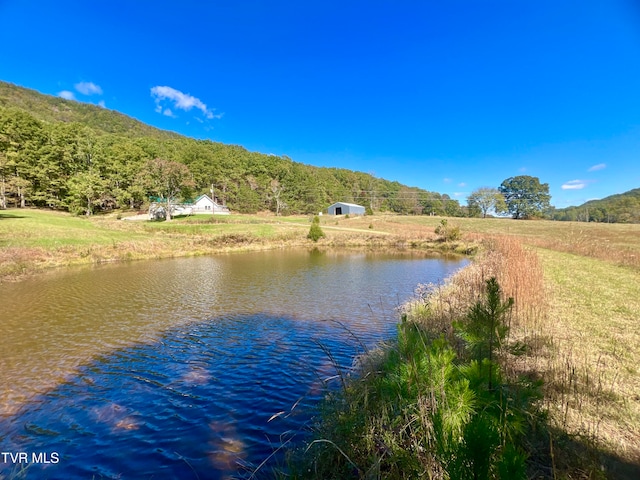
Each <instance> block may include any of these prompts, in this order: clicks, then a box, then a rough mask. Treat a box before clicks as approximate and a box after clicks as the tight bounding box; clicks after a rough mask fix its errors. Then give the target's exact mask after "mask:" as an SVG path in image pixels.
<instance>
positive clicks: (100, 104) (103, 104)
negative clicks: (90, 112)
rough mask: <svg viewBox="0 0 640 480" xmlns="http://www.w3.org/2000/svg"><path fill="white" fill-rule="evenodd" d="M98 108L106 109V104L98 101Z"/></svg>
mask: <svg viewBox="0 0 640 480" xmlns="http://www.w3.org/2000/svg"><path fill="white" fill-rule="evenodd" d="M98 106H100V107H102V108H107V104H106V103H104V100H100V101H99V102H98Z"/></svg>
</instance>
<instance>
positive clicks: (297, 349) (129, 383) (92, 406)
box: [0, 250, 467, 479]
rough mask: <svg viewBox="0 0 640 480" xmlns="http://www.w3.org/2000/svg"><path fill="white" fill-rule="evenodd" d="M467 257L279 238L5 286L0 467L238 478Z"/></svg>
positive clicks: (52, 474)
mask: <svg viewBox="0 0 640 480" xmlns="http://www.w3.org/2000/svg"><path fill="white" fill-rule="evenodd" d="M466 262H467V261H466V260H463V259H459V258H456V259H447V258H443V257H438V258H430V257H428V256H425V255H424V254H418V253H414V254H380V253H363V252H351V253H337V252H320V251H311V252H309V251H306V250H305V251H303V250H282V251H270V252H254V253H243V254H230V255H219V256H211V257H198V258H181V259H171V260H158V261H149V262H133V263H129V264H120V265H108V266H104V267H98V268H91V269H78V270H67V271H64V272H56V273H52V274H48V275H44V276H41V277H39V278H32V279H29V280H27V281H23V282H20V283H15V284H7V285H3V286H2V290H0V292H1V295H2V298H1V309H2V310H1V316H2V319H1V325H2V336H1V337H0V450H1V452H0V478H3V475H4V476H9V477H11V476H16V477H18V478H61V479H62V478H64V479H75V478H78V479H80V478H82V479H87V478H96V479H98V478H136V479H137V478H154V479H164V478H167V479H170V478H180V479H189V478H194V479H198V478H200V479H204V478H212V479H221V478H238V477H241V478H242V477H248V476H250V474H251V472H253V471H255V469H256V468H257V466H258V465H260V464H261V463H262V462H263V461H264V460H266V459H267V458H269V457H270V455H271V454H273V453H274V452H276V451H277V449H278V447H279V446H280V445H282V443H284V442H287V441H289V440H291V444H293V443H295V442H296V441H300V440H299V439H300V438H304V430H305V425H306V424H307V423H308V422H309V421H310V419H311V417H312V415H313V413H314V407H315V406H316V405H317V404H318V401H319V399H321V398H322V396H323V392H325V391H326V390H325V389H326V388H327V386H328V385H329V386H330V385H331V380H330V379H331V378H332V377H335V375H336V373H337V371H336V368H338V369H340V367H342V368H343V370H344V371H345V372H346V371H347V370H348V368H349V367H350V366H351V365H352V363H353V359H354V357H355V356H356V355H357V354H359V353H362V351H363V350H365V349H367V348H370V347H372V346H375V344H376V343H377V342H379V341H381V340H384V339H388V338H391V337H393V335H394V334H395V328H396V323H397V320H398V319H397V315H396V312H395V309H396V307H397V306H398V305H400V304H402V303H403V302H405V301H406V300H407V299H409V298H410V297H411V295H412V292H413V291H414V289H415V287H416V286H417V284H418V283H428V282H433V283H438V282H442V281H443V280H444V279H445V278H446V277H448V276H450V275H451V274H452V273H453V272H455V271H456V270H457V269H459V268H461V267H462V266H463V265H465V264H466ZM336 366H337V367H336ZM291 444H290V445H291ZM278 457H279V454H276V455H273V457H271V461H278ZM262 469H263V470H262V471H265V472H266V471H268V465H267V466H265V467H262Z"/></svg>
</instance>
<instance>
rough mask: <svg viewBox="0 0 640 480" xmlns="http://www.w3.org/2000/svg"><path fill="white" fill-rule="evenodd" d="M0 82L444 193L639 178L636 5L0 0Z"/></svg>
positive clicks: (596, 190)
mask: <svg viewBox="0 0 640 480" xmlns="http://www.w3.org/2000/svg"><path fill="white" fill-rule="evenodd" d="M0 45H2V48H1V49H0V80H4V81H8V82H12V83H15V84H18V85H21V86H25V87H29V88H33V89H35V90H38V91H40V92H43V93H47V94H52V95H61V96H65V97H69V98H74V99H76V100H77V101H81V102H90V103H95V104H100V105H102V106H104V107H106V108H109V109H113V110H118V111H120V112H122V113H125V114H127V115H130V116H132V117H135V118H137V119H139V120H141V121H143V122H145V123H148V124H151V125H154V126H157V127H159V128H163V129H168V130H174V131H177V132H179V133H182V134H184V135H188V136H191V137H196V138H207V139H211V140H214V141H219V142H223V143H230V144H238V145H242V146H244V147H246V148H247V149H249V150H255V151H260V152H264V153H274V154H278V155H287V156H289V157H291V158H292V159H293V160H295V161H299V162H303V163H309V164H312V165H317V166H335V167H344V168H349V169H352V170H359V171H364V172H369V173H373V174H375V175H376V176H379V177H382V178H386V179H389V180H397V181H399V182H401V183H404V184H407V185H411V186H417V187H421V188H424V189H427V190H431V191H437V192H441V193H448V194H449V195H451V196H452V197H454V198H458V199H459V200H461V202H462V203H464V201H465V199H466V196H467V195H468V194H469V193H470V192H471V191H472V190H474V189H475V188H478V187H482V186H494V187H497V186H498V185H500V183H501V182H502V181H503V180H504V179H506V178H508V177H511V176H516V175H533V176H537V177H539V178H540V180H541V181H542V182H546V183H548V184H549V186H550V193H551V195H552V200H551V201H552V204H554V205H555V206H557V207H564V206H567V205H575V204H580V203H582V202H584V201H586V200H589V199H593V198H602V197H605V196H607V195H611V194H615V193H621V192H624V191H626V190H630V189H632V188H638V187H640V5H638V3H637V2H634V1H632V0H601V1H589V0H582V1H562V0H555V1H547V0H531V1H528V0H521V1H514V0H503V1H480V0H467V1H463V0H446V1H442V0H440V1H427V0H424V1H401V0H396V1H375V0H369V1H348V0H342V1H333V0H324V1H311V0H310V1H270V2H266V1H263V2H259V1H251V0H225V1H213V0H212V1H193V0H181V1H179V2H177V1H174V2H168V1H160V0H157V1H146V0H136V1H130V0H127V1H119V0H109V1H103V0H96V1H91V2H86V1H69V0H58V1H56V2H53V1H42V0H40V1H35V0H0Z"/></svg>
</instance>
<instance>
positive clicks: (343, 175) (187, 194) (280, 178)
mask: <svg viewBox="0 0 640 480" xmlns="http://www.w3.org/2000/svg"><path fill="white" fill-rule="evenodd" d="M94 108H99V107H94ZM114 113H115V112H114ZM129 120H131V119H129ZM116 130H117V129H116ZM154 159H162V160H165V161H168V162H175V163H179V164H181V165H184V166H185V167H186V169H187V171H188V177H189V181H187V182H185V184H184V187H185V188H183V189H182V192H181V193H182V195H183V198H184V199H188V198H194V197H197V196H198V195H200V194H202V193H209V192H210V190H211V188H212V187H213V190H214V195H215V196H216V197H217V199H218V200H219V201H220V202H222V203H224V204H226V205H227V206H229V208H231V210H233V211H237V212H242V213H254V212H258V211H264V210H270V211H273V212H274V213H283V214H300V213H304V214H307V213H317V212H319V211H322V210H323V209H325V208H326V207H327V206H328V205H330V204H331V203H334V202H336V201H346V202H353V203H359V204H361V205H364V206H365V207H367V209H368V210H370V211H389V212H395V213H402V214H434V215H447V216H462V215H464V214H465V211H464V210H463V208H462V207H461V206H460V204H459V203H458V201H457V200H454V199H451V198H450V197H448V196H447V195H446V194H443V195H441V194H439V193H436V192H429V191H426V190H422V189H419V188H415V187H408V186H405V185H402V184H400V183H398V182H391V181H388V180H384V179H380V178H376V177H374V176H372V175H369V174H366V173H362V172H354V171H351V170H347V169H340V168H320V167H313V166H310V165H304V164H301V163H297V162H294V161H293V160H291V159H290V158H288V157H286V156H282V157H280V156H276V155H266V154H262V153H257V152H250V151H248V150H246V149H245V148H243V147H240V146H236V145H224V144H222V143H218V142H212V141H209V140H196V139H191V138H187V137H182V136H179V135H173V134H172V135H149V134H139V135H131V133H130V132H124V133H123V132H120V131H117V132H116V133H111V132H105V131H104V130H101V129H100V128H96V127H95V126H87V125H86V124H82V123H79V122H74V121H72V122H63V121H45V120H41V119H39V118H37V117H36V116H34V115H32V114H31V113H29V112H27V111H25V110H23V109H21V108H16V107H0V208H6V207H10V206H14V207H25V206H37V207H48V208H53V209H62V210H68V211H71V212H74V213H84V214H93V213H96V212H102V211H110V210H114V209H121V208H130V209H140V208H144V206H145V204H146V203H147V202H148V201H149V199H150V197H152V196H153V195H154V191H155V190H154V189H153V188H150V186H149V179H148V177H149V174H150V173H151V172H149V170H150V169H152V168H153V166H152V161H153V160H154Z"/></svg>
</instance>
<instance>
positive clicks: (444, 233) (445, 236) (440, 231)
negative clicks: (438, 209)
mask: <svg viewBox="0 0 640 480" xmlns="http://www.w3.org/2000/svg"><path fill="white" fill-rule="evenodd" d="M434 232H435V234H436V235H438V237H440V238H439V240H440V241H442V242H455V241H456V240H460V236H461V234H460V227H458V226H457V225H455V226H454V225H451V226H450V225H449V222H447V219H446V218H443V219H442V220H440V225H438V226H437V227H436V229H435V230H434Z"/></svg>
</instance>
